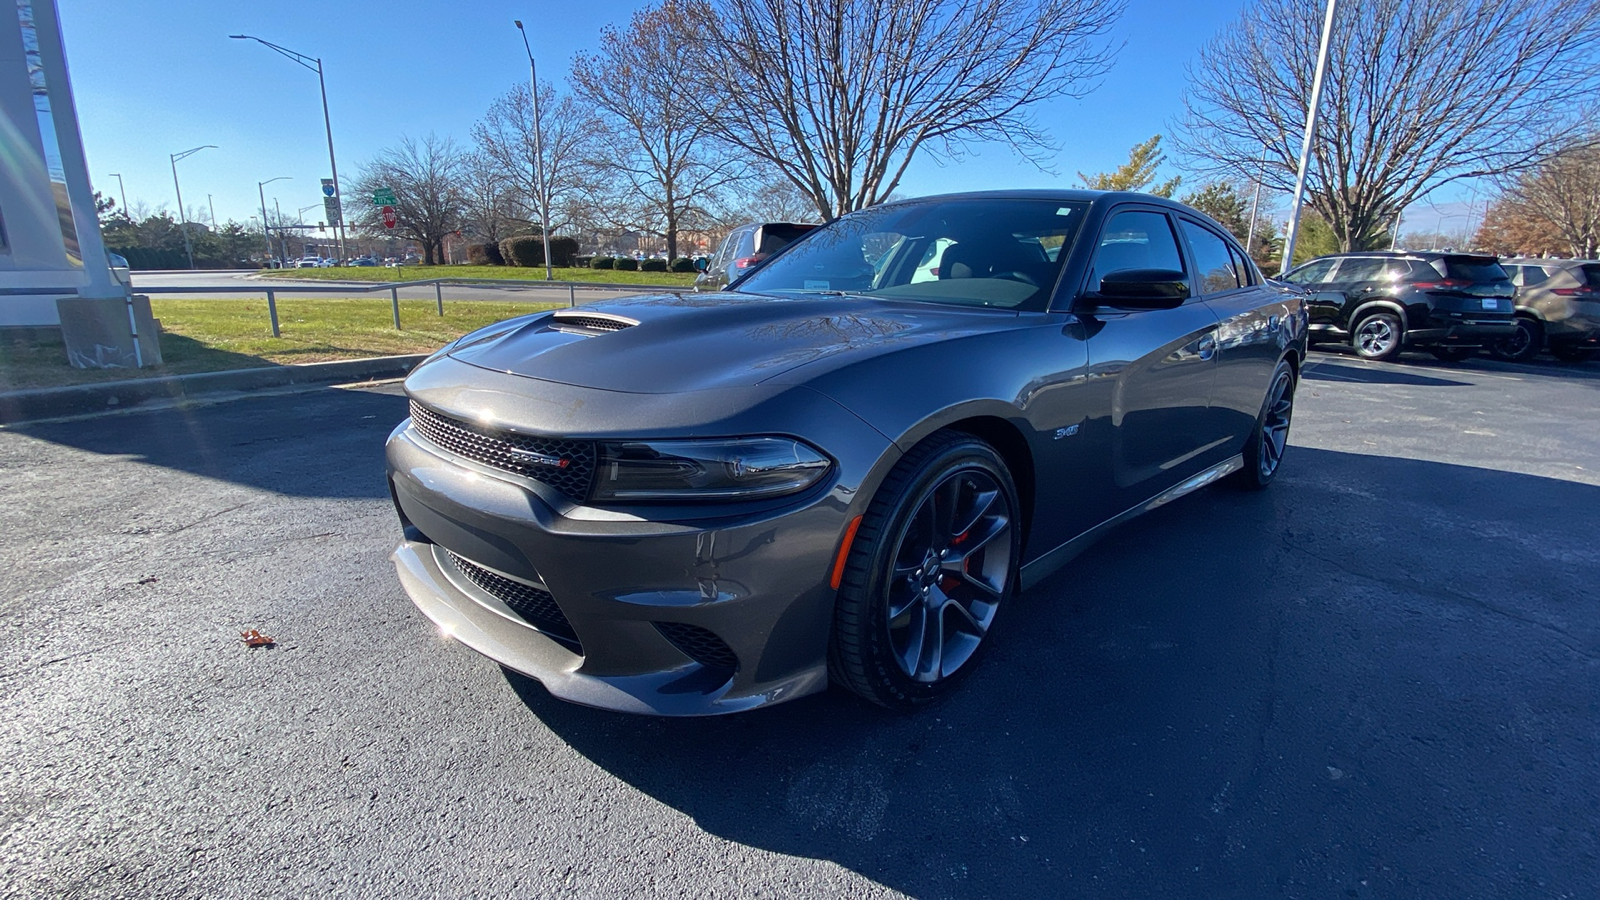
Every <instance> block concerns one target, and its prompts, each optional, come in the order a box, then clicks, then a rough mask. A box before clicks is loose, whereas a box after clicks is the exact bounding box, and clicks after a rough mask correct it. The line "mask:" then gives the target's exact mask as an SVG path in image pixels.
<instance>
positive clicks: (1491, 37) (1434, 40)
mask: <svg viewBox="0 0 1600 900" xmlns="http://www.w3.org/2000/svg"><path fill="white" fill-rule="evenodd" d="M1322 19H1323V9H1322V5H1321V4H1320V3H1308V2H1303V0H1255V2H1253V3H1251V5H1250V6H1248V7H1247V8H1246V9H1245V11H1244V12H1243V13H1242V14H1241V16H1240V19H1239V21H1238V22H1237V23H1235V24H1233V25H1230V26H1228V27H1227V28H1226V29H1224V30H1223V31H1222V32H1221V33H1220V34H1219V35H1218V36H1217V37H1216V38H1214V39H1213V40H1212V41H1211V42H1210V43H1209V44H1207V45H1206V47H1205V48H1204V49H1203V50H1202V51H1201V57H1200V62H1199V64H1198V65H1197V66H1196V67H1195V68H1194V69H1192V70H1191V71H1190V88H1189V91H1188V94H1187V95H1186V97H1185V107H1186V114H1185V117H1184V121H1183V123H1182V127H1181V128H1180V136H1179V141H1178V146H1179V147H1180V148H1181V149H1182V150H1183V151H1184V152H1185V153H1186V154H1187V155H1188V157H1189V158H1190V160H1191V162H1192V164H1193V165H1194V167H1196V168H1198V169H1200V170H1201V171H1204V172H1208V173H1209V174H1212V175H1215V176H1221V177H1230V178H1237V179H1240V180H1243V179H1249V178H1260V179H1262V181H1263V183H1265V184H1266V185H1267V187H1269V188H1271V189H1274V190H1281V191H1288V190H1291V189H1292V188H1293V182H1294V178H1295V172H1296V168H1297V165H1298V158H1299V151H1300V143H1301V138H1302V136H1303V132H1304V128H1305V119H1306V108H1307V106H1308V104H1309V97H1310V93H1311V81H1312V75H1313V69H1314V65H1315V60H1316V55H1317V48H1318V44H1319V42H1320V38H1321V28H1322ZM1597 37H1600V4H1596V3H1595V2H1594V0H1370V2H1366V3H1345V4H1344V5H1343V6H1341V7H1340V9H1339V13H1338V15H1337V17H1336V20H1335V23H1334V30H1333V37H1332V43H1331V52H1330V53H1329V58H1328V69H1327V74H1326V77H1325V81H1324V85H1323V97H1322V114H1321V116H1320V118H1319V121H1318V129H1317V136H1316V138H1317V139H1316V140H1315V141H1314V142H1313V144H1312V152H1313V164H1312V165H1311V166H1310V169H1309V175H1308V178H1307V201H1308V203H1309V204H1310V206H1311V208H1312V209H1314V210H1315V211H1316V212H1317V213H1319V214H1320V215H1321V216H1322V218H1323V219H1324V220H1325V221H1326V222H1327V223H1328V226H1329V227H1330V228H1331V229H1332V230H1333V233H1334V235H1335V236H1336V238H1337V240H1338V243H1339V246H1340V247H1341V248H1342V249H1345V250H1352V249H1364V248H1365V247H1366V246H1367V245H1368V244H1369V243H1370V242H1372V241H1373V240H1374V239H1375V238H1376V237H1377V236H1378V235H1379V234H1381V233H1382V231H1383V229H1384V228H1385V227H1386V226H1388V225H1390V224H1391V223H1392V220H1393V219H1394V218H1395V215H1396V214H1397V213H1398V212H1399V211H1400V210H1401V209H1403V208H1405V207H1406V206H1407V205H1408V204H1410V203H1412V202H1413V201H1416V200H1418V199H1419V198H1421V197H1423V196H1424V195H1426V194H1427V193H1429V192H1430V191H1433V190H1435V189H1437V188H1439V187H1441V186H1443V185H1445V184H1449V183H1451V182H1453V181H1458V180H1460V179H1464V178H1474V177H1479V176H1484V175H1494V174H1499V173H1505V172H1514V171H1517V170H1519V169H1523V168H1526V167H1528V166H1530V165H1533V164H1535V163H1537V162H1538V161H1539V160H1540V159H1542V158H1544V157H1545V156H1546V155H1548V154H1549V153H1550V151H1551V149H1552V148H1553V147H1555V146H1559V143H1560V141H1559V139H1560V138H1561V137H1562V136H1564V135H1568V134H1571V133H1572V132H1573V130H1574V129H1576V128H1578V127H1581V122H1582V117H1581V116H1580V115H1579V113H1580V112H1581V109H1580V106H1581V104H1582V103H1583V102H1585V101H1592V100H1593V99H1594V96H1595V85H1596V81H1597V73H1600V55H1596V54H1595V53H1594V51H1593V47H1594V43H1595V40H1596V38H1597ZM1563 116H1566V118H1563ZM1530 123H1536V124H1537V125H1538V126H1539V127H1537V128H1535V127H1530ZM1552 140H1555V141H1556V142H1555V143H1552ZM1263 153H1264V154H1265V156H1266V159H1267V161H1268V162H1267V166H1266V169H1265V171H1264V172H1263V168H1262V162H1261V161H1262V157H1263Z"/></svg>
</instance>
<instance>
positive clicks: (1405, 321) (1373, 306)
mask: <svg viewBox="0 0 1600 900" xmlns="http://www.w3.org/2000/svg"><path fill="white" fill-rule="evenodd" d="M1378 309H1382V310H1386V311H1388V312H1392V313H1394V314H1395V315H1398V316H1399V317H1400V327H1402V328H1404V329H1406V330H1407V331H1410V330H1411V318H1410V317H1409V316H1407V315H1406V308H1405V305H1404V304H1402V303H1401V302H1400V301H1398V300H1395V299H1393V298H1391V297H1374V298H1372V299H1370V300H1363V301H1362V302H1361V304H1360V305H1359V306H1357V307H1356V308H1355V309H1353V310H1351V311H1350V331H1351V332H1352V333H1354V332H1355V330H1356V326H1357V325H1359V324H1360V323H1361V319H1362V318H1363V317H1365V316H1366V315H1367V314H1368V313H1370V312H1372V311H1374V310H1378Z"/></svg>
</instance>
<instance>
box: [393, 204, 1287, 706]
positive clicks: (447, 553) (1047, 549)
mask: <svg viewBox="0 0 1600 900" xmlns="http://www.w3.org/2000/svg"><path fill="white" fill-rule="evenodd" d="M941 241H944V242H946V246H945V249H944V251H943V253H942V254H941V260H940V265H939V274H938V277H937V278H935V279H933V280H928V281H921V282H915V281H913V280H912V276H913V275H914V274H915V273H917V272H918V271H919V270H920V269H921V263H922V260H923V258H924V257H925V256H926V254H927V252H928V248H929V247H931V246H935V245H936V244H938V243H939V242H941ZM1052 248H1064V249H1062V250H1060V252H1059V253H1057V254H1054V255H1055V256H1056V258H1055V259H1052V258H1051V256H1052V254H1051V253H1050V252H1049V251H1050V250H1051V249H1052ZM885 256H887V258H884V257H885ZM1305 349H1306V306H1305V297H1304V295H1303V294H1301V293H1300V292H1299V291H1297V290H1295V289H1293V288H1290V287H1288V286H1284V285H1278V284H1274V283H1271V282H1268V281H1266V280H1265V279H1263V278H1262V276H1261V274H1260V272H1258V271H1257V270H1256V267H1255V266H1254V265H1253V264H1251V262H1250V261H1249V258H1248V257H1247V256H1246V255H1245V253H1244V250H1243V249H1241V248H1240V247H1239V245H1238V243H1237V242H1236V241H1235V240H1234V239H1233V238H1232V237H1231V236H1229V234H1228V232H1227V231H1226V230H1225V229H1223V228H1222V227H1221V226H1220V225H1217V224H1216V223H1215V222H1213V221H1212V220H1210V219H1208V218H1206V217H1205V216H1203V215H1201V214H1200V213H1197V212H1195V211H1194V210H1192V209H1190V208H1188V207H1186V206H1183V205H1181V204H1178V203H1174V202H1172V201H1170V200H1162V199H1159V198H1156V197H1151V196H1149V195H1143V194H1130V193H1102V192H1093V191H1057V190H1051V191H1016V192H988V193H977V194H960V195H952V196H944V197H926V198H920V199H915V200H906V201H899V202H891V203H887V204H884V205H881V206H875V207H872V208H870V209H865V210H862V211H860V212H856V213H852V214H850V215H847V216H844V217H843V218H841V219H839V220H837V221H835V222H833V223H830V224H828V225H824V226H821V229H820V230H818V231H817V232H815V233H814V234H812V235H810V236H809V237H807V238H806V239H805V240H803V241H800V242H798V243H796V244H793V245H791V246H790V247H789V248H788V249H787V250H785V251H784V252H783V253H782V254H779V255H777V256H775V257H772V258H771V259H770V260H768V261H767V263H766V264H764V265H763V266H762V267H760V268H759V269H757V270H755V271H754V272H753V273H750V274H748V275H746V276H745V277H744V278H743V279H741V280H740V281H739V282H737V283H736V284H735V285H734V287H733V288H732V290H730V291H728V292H725V293H719V294H713V295H705V294H700V295H692V294H691V295H674V294H663V295H646V296H636V297H628V298H622V299H616V300H606V301H600V302H596V303H589V304H585V305H584V306H581V307H579V308H577V309H559V310H555V311H547V312H540V313H535V314H532V315H527V316H522V317H520V318H516V319H511V320H509V321H506V322H502V323H499V324H496V325H491V326H489V327H487V328H483V329H480V330H478V331H475V332H473V333H471V334H468V335H466V336H465V337H462V338H460V339H459V340H457V341H455V342H454V343H452V344H450V345H448V346H446V347H444V348H443V349H441V350H440V351H438V352H436V353H434V354H433V355H432V356H430V357H429V358H428V359H427V360H425V361H423V362H422V363H421V364H420V365H419V366H418V367H417V368H416V369H414V370H413V371H412V372H411V374H410V376H409V377H408V378H407V379H406V382H405V390H406V393H407V394H408V396H409V402H410V417H409V418H408V419H406V420H405V421H404V422H402V423H401V424H400V425H399V426H398V427H397V428H396V429H395V430H394V432H393V433H392V434H391V435H390V437H389V441H388V445H387V450H386V452H387V457H388V479H389V485H390V489H391V495H392V497H393V499H394V502H395V506H396V509H397V510H398V513H399V518H400V525H401V528H402V530H403V539H402V541H401V543H400V545H399V547H398V549H397V550H396V551H395V553H394V555H393V559H394V562H395V564H396V566H397V568H398V571H399V575H400V580H401V583H402V584H403V585H404V587H405V590H406V591H407V592H408V593H409V594H410V596H411V598H412V600H413V601H414V602H415V603H416V605H417V606H418V607H419V608H420V609H421V610H422V612H423V613H425V614H426V615H427V616H428V617H429V618H430V619H432V620H433V621H434V622H435V623H436V624H437V625H438V626H439V628H440V629H441V630H442V632H443V633H444V634H445V635H447V636H450V637H452V638H454V639H455V640H457V641H459V642H461V643H463V644H465V645H467V646H468V647H470V648H472V649H474V650H477V651H478V652H480V653H482V654H484V655H486V656H488V657H490V658H492V659H494V660H495V661H497V662H499V663H500V664H502V665H504V666H506V667H509V668H511V669H514V670H516V671H519V672H523V673H526V674H528V675H530V676H532V677H533V678H536V679H538V680H539V681H541V682H543V683H544V684H545V686H546V687H547V688H548V689H549V690H550V691H551V692H552V693H553V694H555V695H556V696H558V697H561V698H564V699H567V700H571V701H576V702H579V703H585V704H589V705H593V706H601V707H608V708H611V709H618V710H628V711H633V712H649V713H658V714H673V715H699V714H710V713H722V712H734V711H738V710H746V709H751V708H754V707H758V706H764V705H767V704H771V703H776V702H779V701H783V700H790V699H793V698H795V697H799V696H802V695H805V694H809V693H812V692H814V691H819V690H822V689H823V688H824V687H826V686H827V685H828V684H830V683H836V684H839V685H842V686H844V687H846V688H849V689H850V690H852V691H855V692H857V693H859V694H860V695H862V696H863V697H865V698H867V699H868V700H871V701H873V702H876V703H879V704H882V705H885V706H889V707H895V708H912V707H918V706H921V705H923V704H925V703H928V702H930V701H932V700H934V699H936V698H937V697H939V696H940V695H942V694H944V693H946V692H947V691H949V690H950V689H951V688H953V687H954V686H955V685H956V684H957V683H959V681H960V680H961V679H962V678H964V677H965V676H966V675H967V674H968V673H969V672H970V671H971V670H972V669H973V667H974V666H975V665H976V664H977V661H978V659H979V656H980V654H981V652H982V651H983V649H984V648H985V647H986V646H987V645H988V644H989V643H990V642H991V640H990V629H991V626H992V625H993V624H994V622H995V621H996V617H997V616H998V615H1005V612H1004V609H1005V608H1006V607H1007V606H1008V604H1009V603H1010V601H1011V600H1012V598H1013V597H1014V596H1015V595H1016V594H1017V592H1018V591H1020V590H1022V589H1023V588H1025V587H1027V586H1029V585H1031V584H1034V583H1036V582H1038V581H1039V580H1040V579H1041V578H1044V577H1045V576H1046V575H1047V574H1048V573H1050V572H1051V571H1052V570H1054V569H1056V568H1058V567H1059V566H1061V565H1062V564H1064V563H1065V562H1067V561H1068V560H1069V559H1070V558H1072V557H1073V556H1074V555H1075V554H1077V553H1079V552H1080V551H1082V550H1083V549H1084V548H1085V547H1086V546H1088V545H1089V544H1090V543H1092V542H1093V541H1094V540H1095V539H1096V538H1097V537H1098V536H1099V535H1101V534H1102V533H1104V532H1105V531H1106V530H1107V529H1108V528H1109V527H1110V526H1112V525H1114V524H1117V523H1120V522H1122V521H1125V520H1127V519H1129V518H1131V517H1132V516H1134V515H1136V514H1138V513H1139V512H1142V511H1144V510H1148V509H1153V508H1156V507H1158V506H1162V505H1164V504H1166V503H1168V502H1169V501H1171V500H1173V499H1174V498H1177V497H1179V496H1182V495H1184V494H1186V493H1188V492H1190V491H1193V490H1197V489H1199V488H1200V487H1202V486H1205V485H1207V484H1210V483H1212V482H1215V481H1218V480H1220V479H1223V478H1229V479H1231V480H1232V481H1233V482H1234V483H1235V484H1237V485H1239V486H1241V487H1245V488H1254V489H1259V488H1263V487H1266V486H1267V485H1269V484H1270V483H1271V482H1272V481H1273V479H1274V477H1275V476H1276V475H1277V473H1278V472H1279V470H1280V466H1281V461H1282V459H1283V456H1284V452H1285V447H1286V441H1287V437H1288V432H1289V427H1290V420H1291V417H1292V415H1293V411H1294V398H1295V385H1296V383H1297V379H1298V377H1299V372H1300V367H1301V365H1302V363H1303V361H1304V356H1305ZM1256 509H1257V510H1258V511H1260V512H1262V513H1265V512H1267V511H1268V509H1267V508H1266V507H1257V508H1256ZM1173 562H1174V563H1175V562H1176V561H1173ZM1152 564H1156V565H1159V564H1161V563H1160V562H1159V561H1152ZM1108 599H1109V598H1108ZM1018 677H1021V676H1020V674H1019V676H1018Z"/></svg>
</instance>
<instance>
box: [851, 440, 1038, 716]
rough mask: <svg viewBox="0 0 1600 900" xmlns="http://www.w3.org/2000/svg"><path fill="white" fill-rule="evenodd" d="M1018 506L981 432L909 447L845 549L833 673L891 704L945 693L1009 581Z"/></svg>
mask: <svg viewBox="0 0 1600 900" xmlns="http://www.w3.org/2000/svg"><path fill="white" fill-rule="evenodd" d="M1018 508H1019V504H1018V502H1017V493H1016V487H1015V486H1014V484H1013V482H1012V479H1011V475H1010V472H1009V471H1008V470H1007V469H1006V466H1005V462H1004V460H1002V459H1001V458H1000V456H999V454H998V453H996V452H995V450H994V449H993V448H992V447H990V446H989V445H988V444H986V443H984V442H983V441H981V440H979V439H977V438H974V437H971V436H968V435H962V434H953V433H945V434H939V435H935V436H934V437H932V438H929V439H928V440H927V441H925V442H924V443H923V444H920V445H918V446H917V447H916V448H914V449H913V450H912V452H911V453H908V454H907V455H906V457H905V458H903V459H902V460H901V461H900V463H899V464H898V465H896V467H895V469H894V471H893V472H891V473H890V475H889V477H888V478H887V479H885V481H884V485H883V487H881V488H880V489H879V491H878V493H877V495H876V496H875V497H874V498H873V501H872V504H871V506H870V507H869V508H868V510H867V512H866V513H865V514H864V516H863V518H862V523H861V526H860V528H859V530H858V532H857V535H856V541H855V544H854V546H853V548H852V550H851V552H850V556H849V560H848V562H847V564H846V569H845V577H844V579H843V581H842V584H841V586H840V590H839V597H838V603H837V609H836V615H835V620H834V635H833V641H832V644H831V646H830V651H829V665H828V669H829V675H830V678H831V679H832V680H834V681H835V682H837V683H839V684H842V685H844V686H845V687H848V688H849V689H850V690H852V691H854V692H855V693H857V694H860V695H861V696H862V697H864V698H866V699H868V700H870V701H872V702H874V703H877V704H880V705H882V706H887V707H890V708H892V709H914V708H916V707H919V706H923V705H925V704H927V703H930V702H932V701H934V700H937V699H939V698H940V697H942V696H943V695H945V694H946V693H948V692H949V691H950V690H951V689H952V688H953V687H954V686H955V684H956V683H957V682H959V681H960V680H961V679H962V678H964V677H965V676H966V675H967V674H968V673H969V672H971V671H972V669H973V668H974V667H975V665H976V663H977V660H978V657H979V656H980V654H981V652H982V650H983V648H984V647H986V646H987V645H988V643H989V642H988V641H987V640H986V639H987V638H988V637H989V635H990V633H991V631H992V630H993V627H994V623H995V616H996V614H997V613H998V612H999V609H1000V606H1001V605H1002V603H1003V601H1004V600H1005V599H1006V598H1007V597H1008V596H1010V595H1011V594H1012V593H1013V592H1014V591H1015V589H1016V580H1017V566H1018V558H1019V556H1020V554H1021V549H1022V548H1021V543H1022V541H1021V523H1020V522H1019V520H1018V517H1017V510H1018Z"/></svg>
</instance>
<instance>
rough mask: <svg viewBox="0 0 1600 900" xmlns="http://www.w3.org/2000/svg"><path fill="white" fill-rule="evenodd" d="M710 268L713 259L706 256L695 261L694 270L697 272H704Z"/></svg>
mask: <svg viewBox="0 0 1600 900" xmlns="http://www.w3.org/2000/svg"><path fill="white" fill-rule="evenodd" d="M709 268H711V260H709V259H706V258H705V257H704V256H702V257H700V258H699V259H697V260H695V261H694V270H695V271H696V272H704V271H705V270H707V269H709Z"/></svg>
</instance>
